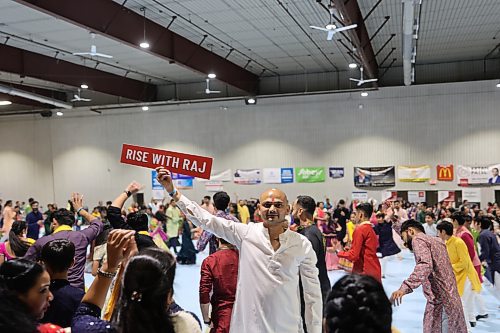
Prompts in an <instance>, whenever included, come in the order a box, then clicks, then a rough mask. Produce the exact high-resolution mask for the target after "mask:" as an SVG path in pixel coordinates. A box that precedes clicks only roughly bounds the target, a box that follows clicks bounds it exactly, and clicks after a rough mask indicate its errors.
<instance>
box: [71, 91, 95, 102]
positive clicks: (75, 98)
mask: <svg viewBox="0 0 500 333" xmlns="http://www.w3.org/2000/svg"><path fill="white" fill-rule="evenodd" d="M80 93H81V90H80V88H78V94H74V95H73V97H74V98H73V99H72V100H71V102H90V101H91V99H90V98H83V97H82V96H81V95H80Z"/></svg>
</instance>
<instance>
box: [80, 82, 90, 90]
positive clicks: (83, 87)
mask: <svg viewBox="0 0 500 333" xmlns="http://www.w3.org/2000/svg"><path fill="white" fill-rule="evenodd" d="M80 88H82V89H88V88H89V86H88V85H86V84H85V83H82V84H81V85H80Z"/></svg>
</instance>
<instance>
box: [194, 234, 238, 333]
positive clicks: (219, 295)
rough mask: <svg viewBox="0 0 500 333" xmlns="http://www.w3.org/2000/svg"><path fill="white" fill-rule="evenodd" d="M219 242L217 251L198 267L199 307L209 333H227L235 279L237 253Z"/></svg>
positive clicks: (229, 245) (228, 245)
mask: <svg viewBox="0 0 500 333" xmlns="http://www.w3.org/2000/svg"><path fill="white" fill-rule="evenodd" d="M219 242H220V245H219V249H218V250H217V252H215V253H213V254H211V255H210V256H208V257H207V258H206V259H205V260H203V263H202V264H201V279H200V306H201V312H202V315H203V321H204V322H205V324H207V325H210V324H211V327H212V328H211V330H210V333H229V327H230V324H231V314H232V310H233V304H234V300H235V297H236V284H237V280H238V250H237V249H236V248H235V247H234V246H233V245H231V244H229V243H228V242H226V241H225V240H224V239H222V238H220V239H219ZM210 292H212V297H210ZM210 304H211V305H212V313H211V315H210V317H209V314H208V312H209V305H210Z"/></svg>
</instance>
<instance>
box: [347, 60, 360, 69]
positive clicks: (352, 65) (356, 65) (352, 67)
mask: <svg viewBox="0 0 500 333" xmlns="http://www.w3.org/2000/svg"><path fill="white" fill-rule="evenodd" d="M356 67H358V64H357V63H355V62H351V63H350V64H349V68H350V69H354V68H356Z"/></svg>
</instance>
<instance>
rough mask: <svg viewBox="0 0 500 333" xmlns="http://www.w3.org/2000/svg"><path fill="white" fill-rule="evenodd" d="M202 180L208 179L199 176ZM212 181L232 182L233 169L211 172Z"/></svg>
mask: <svg viewBox="0 0 500 333" xmlns="http://www.w3.org/2000/svg"><path fill="white" fill-rule="evenodd" d="M197 180H198V181H200V182H206V181H208V179H202V178H197ZM210 180H211V181H220V182H230V181H232V180H233V172H232V171H231V169H226V170H223V171H216V170H215V171H214V170H212V173H211V174H210Z"/></svg>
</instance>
